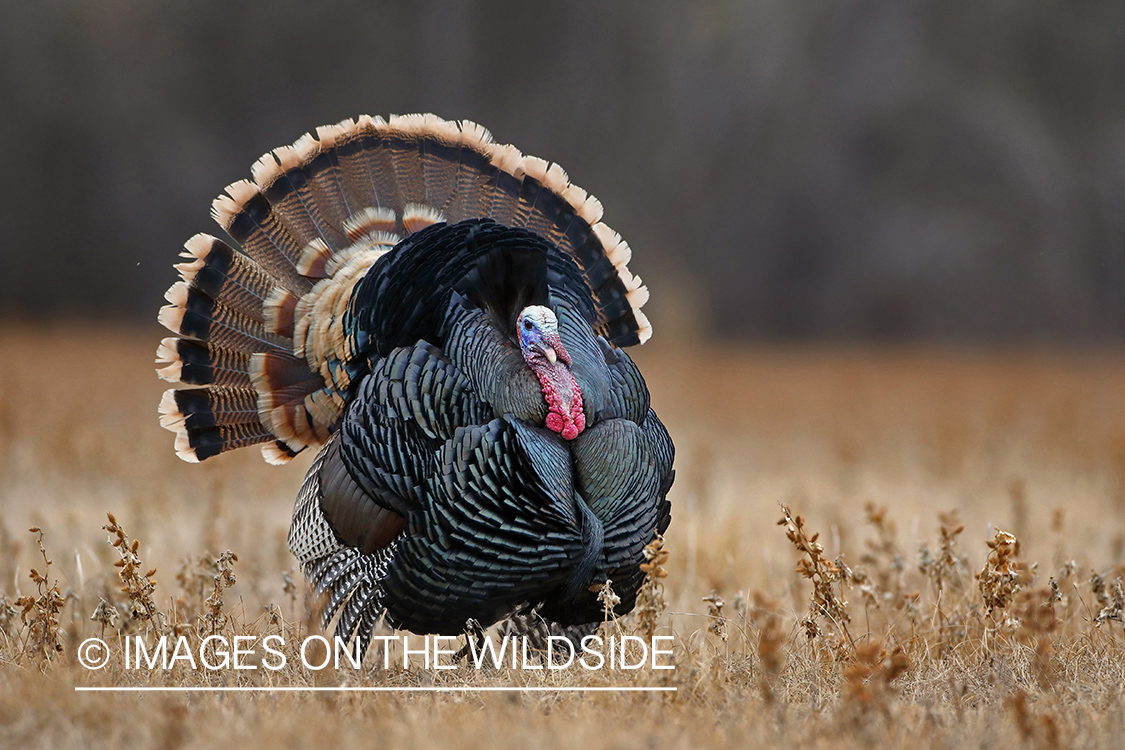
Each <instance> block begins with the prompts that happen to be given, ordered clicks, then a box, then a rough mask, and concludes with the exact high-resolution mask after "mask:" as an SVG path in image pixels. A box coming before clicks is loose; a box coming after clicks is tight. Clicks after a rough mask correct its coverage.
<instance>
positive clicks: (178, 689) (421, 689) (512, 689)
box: [74, 685, 677, 693]
mask: <svg viewBox="0 0 1125 750" xmlns="http://www.w3.org/2000/svg"><path fill="white" fill-rule="evenodd" d="M74 690H75V692H84V693H254V692H258V693H269V692H274V693H304V692H329V693H451V692H460V693H464V692H477V693H582V692H587V693H605V692H616V693H674V692H676V690H677V688H674V687H550V686H543V685H532V686H529V687H519V686H502V687H474V686H472V685H453V686H436V685H433V686H428V687H427V686H418V687H410V686H407V687H387V686H380V687H331V686H328V687H311V686H310V687H288V686H281V687H256V686H246V687H243V686H216V687H208V686H200V687H191V686H175V685H173V686H167V687H163V686H155V687H149V686H145V687H135V686H122V687H112V686H111V687H81V686H75V688H74Z"/></svg>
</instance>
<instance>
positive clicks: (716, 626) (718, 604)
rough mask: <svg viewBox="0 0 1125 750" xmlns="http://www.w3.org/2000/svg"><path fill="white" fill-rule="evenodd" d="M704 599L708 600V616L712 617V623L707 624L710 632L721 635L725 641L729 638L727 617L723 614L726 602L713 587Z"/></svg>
mask: <svg viewBox="0 0 1125 750" xmlns="http://www.w3.org/2000/svg"><path fill="white" fill-rule="evenodd" d="M703 601H705V602H707V616H708V617H709V618H711V624H710V625H708V626H707V630H708V632H710V633H713V634H715V635H717V636H719V637H720V638H722V639H723V642H724V643H725V642H726V640H727V618H726V617H724V616H723V606H724V605H725V604H726V602H724V601H723V598H722V597H721V596H719V593H718V592H717V591H715V590H713V589H712V591H711V593H710V594H708V595H707V596H705V597H703Z"/></svg>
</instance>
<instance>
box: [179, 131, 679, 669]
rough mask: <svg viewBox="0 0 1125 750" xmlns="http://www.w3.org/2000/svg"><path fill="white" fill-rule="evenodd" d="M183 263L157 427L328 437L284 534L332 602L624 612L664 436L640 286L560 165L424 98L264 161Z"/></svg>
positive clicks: (488, 611)
mask: <svg viewBox="0 0 1125 750" xmlns="http://www.w3.org/2000/svg"><path fill="white" fill-rule="evenodd" d="M252 174H253V180H252V181H250V180H243V181H240V182H236V183H234V184H233V185H230V186H229V187H228V188H227V189H226V191H225V193H224V194H223V195H220V196H219V197H218V198H217V199H216V200H215V202H214V204H213V206H212V215H213V216H214V218H215V219H216V220H217V221H218V222H219V224H220V225H221V226H222V227H223V228H224V229H225V230H226V231H227V233H228V234H229V235H230V236H231V237H232V238H234V240H235V241H236V242H237V243H238V244H239V245H241V248H240V249H238V250H236V249H233V248H232V247H230V246H229V245H227V244H226V243H224V242H223V241H222V240H219V239H217V238H215V237H211V236H209V235H204V234H199V235H196V236H195V237H192V238H191V239H190V240H188V242H187V244H186V245H185V248H186V249H185V253H184V257H185V261H184V262H183V263H180V264H178V265H177V266H176V268H177V270H178V271H179V272H180V276H181V279H182V280H181V281H179V282H177V283H176V284H175V285H173V286H172V287H171V288H170V289H169V290H168V293H167V294H166V297H167V299H168V301H169V302H170V303H171V304H170V305H169V306H167V307H165V308H163V309H162V310H161V312H160V321H161V322H162V323H163V324H164V325H165V326H167V327H168V328H169V329H170V330H171V331H172V332H173V333H175V334H176V337H175V338H168V339H165V340H164V341H163V342H162V343H161V345H160V349H159V352H158V357H159V360H158V362H160V363H161V367H160V368H159V370H158V372H159V374H160V375H161V377H163V378H165V379H166V380H170V381H172V382H177V383H182V384H186V385H189V386H198V387H190V388H182V389H178V390H177V389H173V390H169V391H167V392H166V393H165V394H164V398H163V400H162V401H161V405H160V414H161V417H160V421H161V424H162V425H164V426H165V427H167V428H168V429H170V430H172V431H174V432H175V433H176V452H177V453H178V454H179V455H180V456H181V457H182V458H184V459H186V460H188V461H199V460H202V459H205V458H209V457H211V456H214V455H217V454H219V453H222V452H224V451H227V450H232V449H235V448H241V447H244V446H249V445H255V444H262V445H263V448H262V451H263V454H264V456H265V458H266V460H267V461H270V462H272V463H279V462H284V461H287V460H289V459H291V458H292V457H293V456H295V455H296V454H297V453H299V452H301V451H303V450H305V449H306V448H309V447H315V448H318V449H319V453H318V455H317V456H316V459H315V460H314V461H313V464H312V466H311V468H310V469H309V472H308V475H307V477H306V479H305V482H304V485H303V486H302V488H301V491H300V493H299V494H298V496H297V502H296V506H295V508H294V511H293V523H292V526H291V528H290V532H289V547H290V549H291V550H292V551H293V554H294V555H296V556H297V558H298V559H299V560H300V561H301V564H302V566H303V568H304V571H305V574H306V576H307V577H308V578H309V580H310V581H311V583H312V584H313V585H314V586H315V587H316V588H317V590H318V591H320V592H322V593H326V594H327V596H328V605H327V607H326V609H325V611H324V615H323V618H324V624H325V625H327V623H328V622H329V621H330V620H331V619H332V618H333V617H334V616H335V615H336V613H337V612H339V613H340V620H339V622H338V624H337V630H336V632H337V634H338V635H341V636H343V637H345V638H352V637H355V638H358V639H359V640H360V642H361V644H362V648H364V649H366V646H367V643H368V641H369V639H370V636H371V633H372V629H373V628H374V626H375V624H376V623H377V622H378V620H379V619H380V618H381V617H384V616H385V618H386V622H387V624H388V625H390V626H392V627H396V628H404V629H409V630H412V631H415V632H419V633H440V634H446V635H454V634H457V633H460V632H463V631H464V629H465V627H466V623H467V622H468V621H469V620H475V621H477V622H478V623H481V624H483V625H485V626H487V625H488V624H490V623H493V622H496V621H497V620H499V619H502V618H505V617H508V616H522V617H524V618H526V616H527V614H528V613H529V612H532V611H534V612H536V613H537V614H538V615H539V616H542V617H543V618H545V619H546V620H547V621H548V622H550V623H557V624H558V625H559V626H562V627H564V628H565V627H570V626H581V625H583V624H586V623H596V622H599V621H601V619H602V617H603V609H602V604H601V603H600V602H599V601H598V600H597V594H596V593H595V592H596V591H597V590H598V589H600V588H601V586H600V585H599V584H602V583H604V582H605V581H606V580H607V579H612V582H613V583H612V585H613V589H614V591H615V592H616V593H617V594H618V596H620V598H621V603H620V604H619V605H618V606H617V609H616V611H617V613H618V614H624V613H626V612H628V611H630V610H631V609H632V608H633V604H634V600H635V597H636V593H637V589H638V587H639V586H640V583H641V581H642V579H643V574H642V572H641V571H640V568H639V565H640V564H641V563H642V562H644V556H643V549H644V547H645V545H646V544H648V543H649V542H651V541H652V540H653V538H654V537H655V536H656V534H657V533H660V532H663V531H664V530H665V528H666V527H667V525H668V521H669V505H668V501H667V493H668V490H669V488H670V487H671V484H672V479H673V475H674V472H673V469H672V461H673V452H674V449H673V446H672V441H671V439H670V438H669V437H668V433H667V432H666V431H665V429H664V426H663V425H662V424H661V423H660V420H659V419H658V418H657V417H656V414H655V413H654V412H653V411H652V409H651V408H649V395H648V390H647V388H646V387H645V382H644V379H643V378H642V377H641V374H640V372H639V371H638V370H637V368H636V366H635V365H634V364H633V362H632V361H631V360H630V359H629V357H628V355H627V354H625V352H624V351H623V350H622V349H621V348H619V347H625V346H629V345H632V344H637V343H642V342H644V341H645V340H646V339H647V338H648V337H649V335H650V333H651V329H650V327H649V324H648V320H647V319H646V318H645V316H644V314H643V313H641V310H640V308H641V306H642V305H643V304H644V303H645V301H646V300H647V298H648V292H647V290H646V289H645V287H644V286H642V285H641V282H640V279H639V278H637V277H635V276H633V275H632V274H631V273H630V272H629V270H628V268H627V267H626V264H627V263H628V261H629V258H630V254H631V253H630V250H629V247H628V245H626V244H625V242H624V241H623V240H622V239H621V238H620V237H619V236H618V235H617V233H615V232H613V231H612V230H611V229H609V228H608V227H607V226H606V225H605V224H603V223H602V222H601V213H602V210H601V204H600V203H598V201H597V200H596V199H595V198H594V197H593V196H589V195H587V194H586V192H585V191H583V190H582V189H581V188H578V187H576V186H574V185H571V184H570V183H569V181H568V179H567V176H566V173H565V172H563V170H562V169H561V168H560V167H559V166H558V165H556V164H548V163H547V162H545V161H543V160H541V159H537V158H535V157H531V156H524V155H522V154H521V153H520V152H519V151H517V150H516V149H515V148H513V147H512V146H505V145H500V144H496V143H494V142H493V141H492V138H491V136H490V135H489V133H488V132H487V131H486V130H484V129H483V128H481V127H480V126H479V125H476V124H473V123H470V122H466V121H462V122H447V121H444V120H441V119H439V118H437V117H434V116H433V115H409V116H404V117H392V118H391V119H390V120H389V121H384V120H382V119H381V118H371V117H367V116H363V117H360V118H358V119H356V120H345V121H344V122H342V123H339V124H338V125H334V126H328V127H323V128H318V129H317V131H316V135H315V136H314V135H311V134H308V135H305V136H304V137H302V138H301V139H300V140H298V141H297V142H296V143H294V144H293V145H292V146H289V147H283V148H279V149H276V150H274V151H272V152H270V153H268V154H266V155H265V156H263V157H262V158H261V159H259V160H258V161H257V162H256V163H255V164H254V166H253V169H252Z"/></svg>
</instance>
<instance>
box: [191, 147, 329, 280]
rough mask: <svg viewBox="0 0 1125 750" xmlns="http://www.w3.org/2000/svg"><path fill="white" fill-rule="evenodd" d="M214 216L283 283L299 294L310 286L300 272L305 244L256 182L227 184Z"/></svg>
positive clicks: (216, 199)
mask: <svg viewBox="0 0 1125 750" xmlns="http://www.w3.org/2000/svg"><path fill="white" fill-rule="evenodd" d="M265 158H266V157H262V159H265ZM262 159H259V162H261V161H262ZM255 166H257V164H255ZM211 217H212V218H213V219H214V220H215V221H216V222H218V224H219V226H221V227H222V228H223V229H225V230H226V232H227V234H229V235H230V236H231V237H233V238H234V240H235V241H236V242H238V243H239V245H241V247H242V251H243V252H244V253H246V255H247V256H249V257H250V258H253V259H254V260H255V261H257V262H258V264H259V265H260V266H261V267H262V268H263V269H265V271H266V272H267V273H269V274H270V275H271V276H272V277H274V278H275V279H276V280H277V281H278V282H279V283H280V284H281V286H284V287H285V288H287V289H289V290H291V291H293V292H296V293H298V294H304V293H305V292H307V291H308V290H309V288H310V286H311V285H310V284H309V282H308V280H307V279H305V278H303V277H302V276H301V275H300V274H299V273H297V259H298V258H299V257H300V253H301V248H302V247H303V246H304V244H303V243H300V242H299V240H298V239H297V238H296V237H295V236H294V234H293V233H292V232H291V231H290V229H289V227H288V226H287V225H286V224H285V223H284V222H283V221H282V219H281V218H280V217H279V216H278V215H277V213H276V212H275V211H274V209H273V207H272V206H271V205H270V202H269V201H268V200H267V199H266V196H265V195H264V194H263V193H262V192H260V191H259V190H258V188H257V187H256V186H255V185H254V183H252V182H250V181H249V180H239V181H238V182H234V183H231V184H230V185H228V186H227V188H226V190H225V191H224V192H223V194H222V195H220V196H219V197H217V198H215V200H214V201H213V202H212V203H211Z"/></svg>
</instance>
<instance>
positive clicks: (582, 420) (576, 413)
mask: <svg viewBox="0 0 1125 750" xmlns="http://www.w3.org/2000/svg"><path fill="white" fill-rule="evenodd" d="M536 375H538V376H539V384H540V385H541V386H542V388H543V398H544V400H546V402H547V429H548V430H551V431H552V432H557V433H559V434H560V435H561V436H562V438H563V440H573V439H574V438H576V437H578V435H579V433H581V432H582V430H584V429H586V415H585V414H584V413H583V411H582V391H581V390H580V389H579V388H578V383H577V382H576V381H575V380H574V376H573V375H572V374H571V373H570V371H569V370H567V371H566V376H567V377H569V378H570V388H571V394H572V396H571V399H570V410H569V412H568V411H567V409H566V405H565V404H564V403H563V399H562V396H561V395H560V394H559V389H558V388H557V387H556V385H555V383H554V382H552V380H551V378H550V377H548V376H547V375H546V374H545V373H544V374H540V373H538V372H536Z"/></svg>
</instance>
